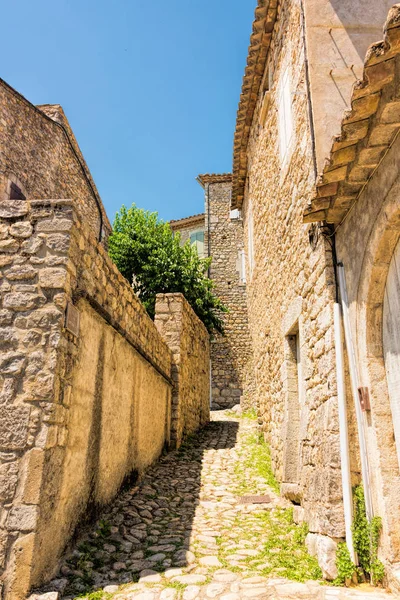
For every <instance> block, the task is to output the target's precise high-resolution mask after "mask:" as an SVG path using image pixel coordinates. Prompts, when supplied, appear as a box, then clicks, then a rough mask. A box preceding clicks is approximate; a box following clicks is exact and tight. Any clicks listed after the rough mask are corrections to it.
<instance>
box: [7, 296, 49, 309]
mask: <svg viewBox="0 0 400 600" xmlns="http://www.w3.org/2000/svg"><path fill="white" fill-rule="evenodd" d="M45 302H46V298H45V297H44V296H41V295H39V294H33V293H28V292H26V293H23V292H12V293H9V294H6V295H5V296H4V302H3V305H4V308H11V309H12V310H20V311H22V310H31V309H32V308H38V307H39V306H41V305H43V304H45Z"/></svg>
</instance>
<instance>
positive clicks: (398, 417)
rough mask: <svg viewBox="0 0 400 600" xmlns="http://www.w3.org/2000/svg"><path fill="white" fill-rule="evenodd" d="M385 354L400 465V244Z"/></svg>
mask: <svg viewBox="0 0 400 600" xmlns="http://www.w3.org/2000/svg"><path fill="white" fill-rule="evenodd" d="M383 353H384V360H385V368H386V380H387V384H388V391H389V399H390V407H391V410H392V419H393V429H394V437H395V443H396V451H397V459H398V462H399V466H400V242H397V246H396V248H395V250H394V252H393V256H392V259H391V261H390V265H389V271H388V276H387V280H386V286H385V297H384V300H383Z"/></svg>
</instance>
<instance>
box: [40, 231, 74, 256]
mask: <svg viewBox="0 0 400 600" xmlns="http://www.w3.org/2000/svg"><path fill="white" fill-rule="evenodd" d="M46 245H47V246H48V247H49V248H51V250H54V251H56V252H64V253H65V252H67V251H68V248H69V246H70V237H69V235H65V234H62V233H51V234H50V235H48V236H47V240H46Z"/></svg>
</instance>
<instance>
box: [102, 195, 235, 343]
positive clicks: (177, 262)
mask: <svg viewBox="0 0 400 600" xmlns="http://www.w3.org/2000/svg"><path fill="white" fill-rule="evenodd" d="M109 254H110V256H111V258H112V260H113V261H114V263H115V264H116V265H117V267H118V269H119V270H120V272H121V273H122V275H123V276H124V277H126V279H127V280H128V281H129V282H130V283H132V287H133V289H134V291H135V292H136V293H137V294H138V296H139V298H140V300H141V301H142V303H143V304H144V306H145V308H146V310H147V312H148V313H149V315H150V316H151V317H152V318H154V310H155V303H156V294H158V293H168V292H170V293H173V292H181V293H182V294H183V295H184V296H185V298H186V300H187V301H188V302H189V304H190V305H191V307H192V308H193V310H194V312H195V313H196V314H197V316H198V317H199V318H200V319H201V320H202V321H203V323H204V325H205V326H206V327H207V329H208V331H209V332H210V333H211V332H213V331H217V332H221V333H222V332H223V323H222V319H221V314H222V313H223V312H227V309H226V308H225V306H224V305H223V304H222V302H221V301H220V300H219V298H217V296H215V294H214V293H213V288H214V284H213V282H212V280H211V279H209V278H208V277H207V271H208V268H209V266H210V264H211V258H203V259H202V258H199V256H198V254H197V250H196V249H195V248H194V247H192V246H191V245H190V243H189V242H187V243H186V244H184V245H183V246H182V245H181V242H180V235H179V234H175V235H174V233H173V231H172V229H171V227H170V225H169V223H165V222H164V221H161V220H160V219H159V218H158V214H157V213H155V212H154V213H152V212H149V211H146V210H143V209H141V208H138V207H137V206H136V205H135V204H132V206H131V208H126V207H125V206H122V207H121V210H120V211H119V212H118V213H117V215H116V217H115V221H114V226H113V232H112V234H111V236H110V238H109Z"/></svg>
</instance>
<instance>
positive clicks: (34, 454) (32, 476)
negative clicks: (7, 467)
mask: <svg viewBox="0 0 400 600" xmlns="http://www.w3.org/2000/svg"><path fill="white" fill-rule="evenodd" d="M44 456H45V453H44V451H43V450H42V449H40V448H33V449H32V450H29V452H27V453H26V454H25V456H24V458H23V461H22V464H21V473H22V486H21V487H22V489H21V492H20V494H18V498H19V499H20V500H21V502H23V503H25V504H38V503H39V498H40V487H41V483H42V470H43V464H44Z"/></svg>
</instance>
